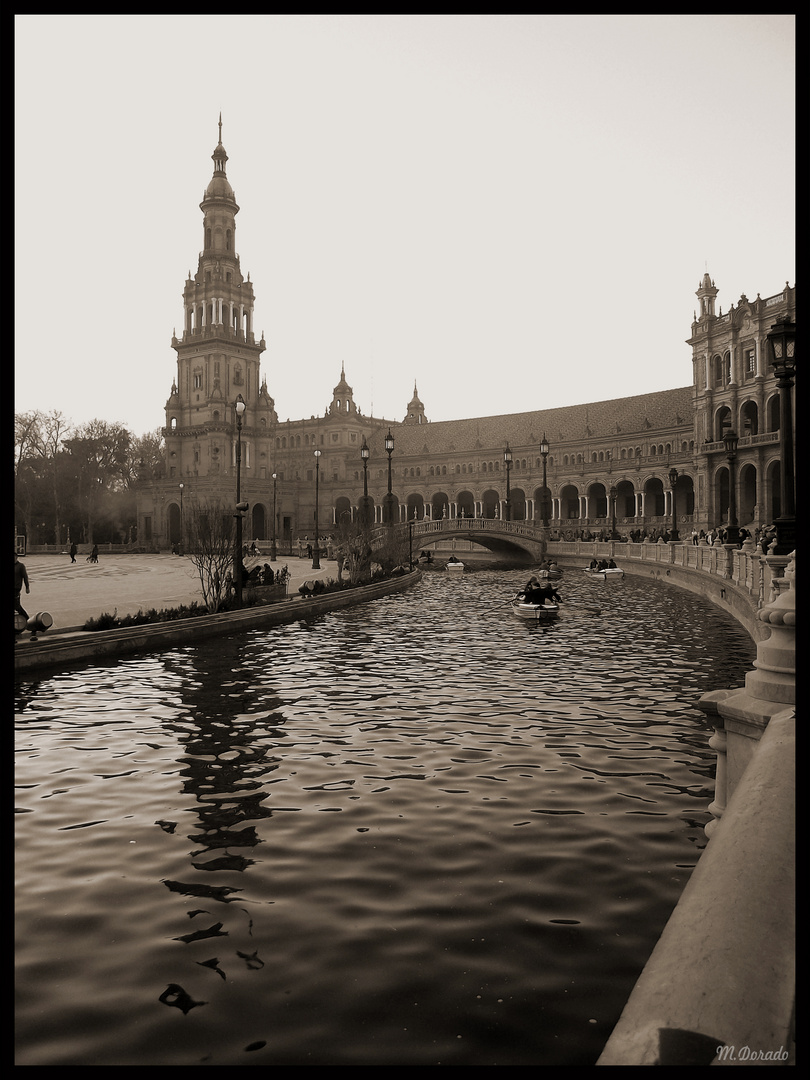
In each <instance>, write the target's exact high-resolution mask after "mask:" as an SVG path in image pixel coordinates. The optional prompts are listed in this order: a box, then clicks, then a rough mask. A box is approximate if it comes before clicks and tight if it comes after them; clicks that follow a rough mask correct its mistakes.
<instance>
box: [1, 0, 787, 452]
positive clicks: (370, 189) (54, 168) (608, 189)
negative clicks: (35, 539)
mask: <svg viewBox="0 0 810 1080" xmlns="http://www.w3.org/2000/svg"><path fill="white" fill-rule="evenodd" d="M15 21H16V27H15V29H16V57H15V64H16V102H15V112H16V125H15V154H16V165H15V168H16V208H15V230H16V235H15V246H16V371H15V382H16V386H15V410H16V411H27V410H29V409H40V410H43V411H46V412H49V411H51V410H53V409H57V410H60V411H61V412H62V413H63V414H64V415H65V416H66V417H67V418H68V419H69V420H72V421H73V422H75V423H83V422H85V421H88V420H91V419H95V418H103V419H107V420H112V421H120V422H121V423H123V424H125V425H126V426H127V427H129V428H130V429H131V430H132V431H133V432H134V433H135V434H136V435H141V434H143V433H145V432H147V431H152V430H154V429H155V428H157V427H160V426H162V425H163V424H164V423H165V413H164V405H165V402H166V399H167V397H168V395H169V391H170V389H171V384H172V380H173V378H174V376H175V372H176V354H175V353H174V351H173V350H172V348H171V345H170V342H171V335H172V331H173V330H174V329H175V328H177V330H178V331H181V330H182V326H183V305H182V292H183V286H184V282H185V279H186V276H187V274H188V272H189V271H191V273H192V274H193V273H195V272H196V269H197V256H198V253H199V251H200V249H201V248H202V213H201V211H200V209H199V203H200V201H201V200H202V197H203V193H204V190H205V188H206V186H207V184H208V181H209V180H210V178H211V175H212V171H213V162H212V161H211V154H212V152H213V150H214V147H215V146H216V143H217V137H218V129H217V121H218V119H219V114H220V112H221V113H222V121H223V136H222V141H223V144H224V146H225V149H226V150H227V153H228V157H229V160H228V165H227V172H228V179H229V180H230V183H231V185H232V187H233V188H234V191H235V193H236V199H237V202H238V203H239V206H240V207H241V211H240V213H239V215H238V218H237V251H238V253H239V255H240V258H241V268H242V272H243V273H244V274H245V275H247V274H248V273H249V274H250V278H251V281H252V282H253V284H254V289H255V296H256V307H255V327H256V330H257V332H261V331H263V332H264V335H265V338H266V341H267V351H266V352H265V353H264V355H263V364H262V368H263V373H264V375H265V376H266V379H267V384H268V387H269V389H270V393H271V394H272V396H273V397H274V398H275V402H276V409H277V411H278V414H279V418H280V419H282V420H285V419H287V418H290V419H299V418H301V417H309V416H311V415H312V414H322V413H323V410H324V408H325V407H326V406H327V405H328V404H329V403H330V401H331V396H332V388H333V387H334V386H335V384H336V383H337V381H338V379H339V377H340V370H341V365H345V370H346V378H347V380H348V382H349V383H350V384H351V386H352V387H353V389H354V399H355V402H356V403H357V405H358V407H359V408H360V409H361V410H362V411H363V412H364V413H366V414H372V413H373V415H374V416H382V417H386V418H387V419H392V420H400V419H402V418H403V417H404V415H405V409H406V406H407V403H408V402H409V400H410V398H411V396H412V393H413V387H414V383H416V384H417V386H418V390H419V396H420V398H421V399H422V401H423V402H424V405H425V409H426V414H427V417H428V419H429V420H450V419H457V418H461V417H469V416H483V415H496V414H501V413H509V412H518V411H524V410H529V409H542V408H551V407H556V406H560V405H572V404H578V403H583V402H588V401H598V400H604V399H608V398H616V397H624V396H627V395H632V394H638V393H648V392H651V391H656V390H663V389H669V388H672V387H677V386H686V385H689V384H690V383H691V381H692V369H691V350H690V348H689V346H688V345H686V344H685V343H684V342H685V339H686V338H687V337H689V335H690V333H691V322H692V317H693V313H694V310H695V307H696V303H697V301H696V298H695V295H694V294H695V290H696V289H697V287H698V285H699V283H700V279H701V277H702V275H703V273H704V272H705V271H706V270H708V272H709V273H710V274H711V276H712V277H713V278H714V280H715V284H716V285H717V287H718V289H719V290H720V293H719V296H718V303H719V304H720V305H721V306H722V308H723V310H724V311H725V310H727V309H728V307H729V306H730V305H731V304H734V303H736V302H737V301H738V299H739V297H740V294H741V293H745V294H746V295H747V296H748V297H749V298H751V299H754V297H756V295H757V293H760V294H761V295H762V296H763V297H767V296H771V295H773V294H774V293H777V292H779V291H780V290H781V289H782V288H783V286H784V284H785V282H786V281H789V282H790V284H791V285H793V284H794V283H795V278H794V275H795V263H794V259H795V255H794V240H795V223H794V202H795V191H794V171H795V159H794V143H795V130H794V123H795V115H794V105H795V101H794V95H795V90H794V79H795V70H794V32H795V26H794V17H793V16H791V15H728V16H720V15H709V16H697V15H686V16H671V15H663V16H655V15H641V16H623V15H605V16H590V15H584V16H560V15H557V16H553V15H552V16H546V15H534V16H532V15H527V16H515V15H507V16H492V15H484V16H478V17H476V16H467V15H464V16H433V17H431V16H424V15H416V16H381V15H376V16H374V15H373V16H345V15H338V16H334V17H332V16H321V15H314V16H286V15H282V16H272V15H266V16H246V15H235V16H210V17H209V16H201V15H190V16H181V15H166V16H157V15H144V16H136V15H124V16H112V15H107V16H90V15H65V16H54V15H29V16H20V15H17V16H15Z"/></svg>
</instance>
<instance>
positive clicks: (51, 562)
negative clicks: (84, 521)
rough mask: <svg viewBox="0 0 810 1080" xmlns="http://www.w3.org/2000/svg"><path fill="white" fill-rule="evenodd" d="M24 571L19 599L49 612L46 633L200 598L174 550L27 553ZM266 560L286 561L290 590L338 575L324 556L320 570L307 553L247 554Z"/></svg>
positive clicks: (187, 565) (276, 565) (186, 562)
mask: <svg viewBox="0 0 810 1080" xmlns="http://www.w3.org/2000/svg"><path fill="white" fill-rule="evenodd" d="M21 561H22V562H23V563H24V564H25V568H26V570H27V571H28V580H29V582H30V585H31V592H30V593H28V594H26V592H25V589H23V592H22V596H21V597H20V600H21V602H22V606H23V607H24V608H25V610H26V611H27V612H28V614H29V615H35V614H36V613H37V612H38V611H47V612H48V613H49V614H50V615H51V617H52V618H53V627H52V629H51V630H50V631H49V633H51V634H52V633H55V632H59V631H66V630H70V629H73V630H75V629H80V628H81V627H82V626H83V625H84V624H85V622H86V621H87V620H88V619H94V618H97V617H98V616H99V615H101V614H103V613H105V612H106V613H109V614H110V615H112V614H113V613H114V612H117V614H118V615H134V614H136V613H137V612H138V611H139V610H144V611H147V610H149V609H150V608H157V609H158V610H160V609H161V608H173V607H179V606H180V605H181V604H190V603H192V602H194V601H195V600H196V601H197V602H198V603H201V602H202V592H201V590H200V581H199V577H198V575H197V570H196V568H195V567H194V565H193V564H192V562H191V560H190V559H189V558H188V557H187V556H178V555H168V554H167V555H105V554H103V553H100V554H99V557H98V562H97V563H89V562H87V561H86V556H85V555H77V556H76V562H75V563H72V562H71V561H70V556H69V555H67V554H65V555H26V556H25V557H24V558H23V559H22V560H21ZM265 562H267V563H270V566H272V568H273V570H274V571H277V570H280V569H281V568H282V567H284V566H286V567H287V568H288V569H289V571H290V582H289V585H288V586H287V592H288V594H289V595H293V596H294V595H296V594H297V590H298V586H299V585H300V584H301V583H302V582H303V581H307V580H312V579H314V578H322V579H324V580H326V579H328V578H335V579H336V578H337V576H338V575H337V563H335V562H334V561H330V560H327V559H324V558H322V559H321V560H320V563H321V566H320V569H319V570H313V569H312V560H311V559H299V558H287V557H283V558H279V559H277V560H276V562H270V559H269V557H268V556H261V557H259V558H258V559H256V558H254V559H246V560H245V565H246V566H247V567H248V569H251V568H252V567H253V565H255V564H256V563H262V564H263V563H265Z"/></svg>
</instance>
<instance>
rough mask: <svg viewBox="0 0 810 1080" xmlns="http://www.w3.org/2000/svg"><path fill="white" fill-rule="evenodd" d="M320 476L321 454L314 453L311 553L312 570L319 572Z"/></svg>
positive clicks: (317, 451) (318, 452)
mask: <svg viewBox="0 0 810 1080" xmlns="http://www.w3.org/2000/svg"><path fill="white" fill-rule="evenodd" d="M320 474H321V452H320V450H316V451H315V547H314V548H313V552H312V569H313V570H320V568H321V561H320V559H319V557H318V484H319V480H320Z"/></svg>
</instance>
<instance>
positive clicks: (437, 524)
mask: <svg viewBox="0 0 810 1080" xmlns="http://www.w3.org/2000/svg"><path fill="white" fill-rule="evenodd" d="M389 528H390V529H393V530H394V531H395V534H396V535H397V536H400V537H402V538H404V539H407V538H408V537H409V534H410V533H411V531H412V539H413V546H414V549H417V548H419V547H420V546H421V547H424V546H425V545H426V544H433V543H436V542H438V541H441V540H452V539H453V538H458V537H460V538H461V539H463V540H472V541H473V542H474V543H476V544H480V545H481V546H482V547H485V548H488V549H489V550H490V551H492V552H495V553H497V554H501V555H514V554H515V553H516V551H518V552H524V553H525V554H527V555H529V556H530V558H531V559H532V560H534V561H539V560H540V559H542V558H543V556H544V554H545V550H546V530H545V529H543V527H542V526H536V525H533V524H532V523H531V522H529V521H503V520H502V519H500V518H463V517H461V518H441V519H440V520H438V521H409V522H407V523H400V524H397V525H392V526H383V527H382V528H379V529H375V531H374V540H375V541H380V540H382V538H383V537H384V536H385V535H386V534H387V532H388V529H389Z"/></svg>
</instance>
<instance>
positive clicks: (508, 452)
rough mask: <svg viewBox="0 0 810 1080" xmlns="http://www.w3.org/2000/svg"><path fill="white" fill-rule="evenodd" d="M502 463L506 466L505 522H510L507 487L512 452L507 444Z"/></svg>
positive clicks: (510, 504) (510, 499)
mask: <svg viewBox="0 0 810 1080" xmlns="http://www.w3.org/2000/svg"><path fill="white" fill-rule="evenodd" d="M503 463H504V465H505V466H506V520H507V521H511V520H512V493H511V489H510V487H509V472H510V470H511V468H512V451H511V450H510V449H509V443H507V444H506V449H505V450H504V452H503Z"/></svg>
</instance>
